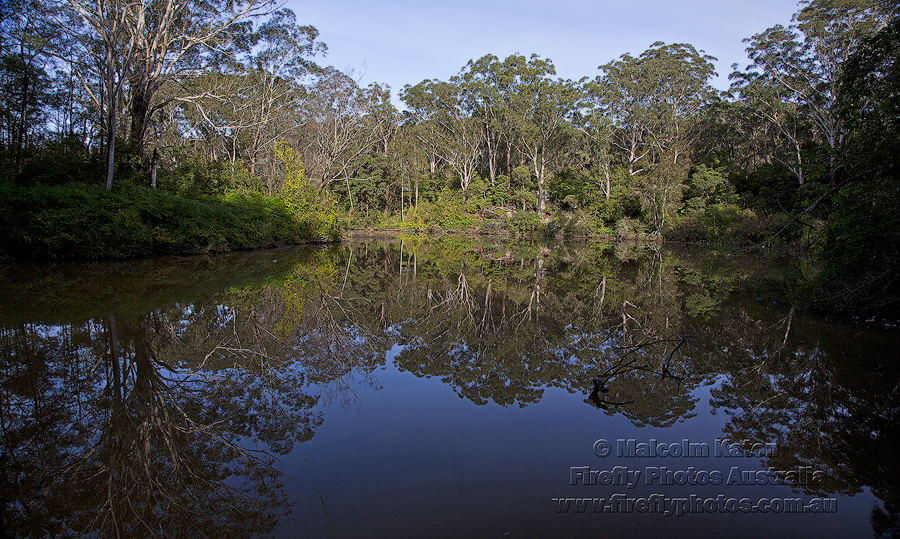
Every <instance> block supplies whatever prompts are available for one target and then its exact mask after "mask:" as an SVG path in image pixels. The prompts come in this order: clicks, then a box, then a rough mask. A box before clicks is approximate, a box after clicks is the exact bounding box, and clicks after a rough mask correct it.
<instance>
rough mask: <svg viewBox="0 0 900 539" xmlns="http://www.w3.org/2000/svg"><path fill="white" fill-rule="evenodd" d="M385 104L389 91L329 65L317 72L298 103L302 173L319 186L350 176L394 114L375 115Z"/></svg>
mask: <svg viewBox="0 0 900 539" xmlns="http://www.w3.org/2000/svg"><path fill="white" fill-rule="evenodd" d="M389 105H390V91H389V90H387V89H386V88H384V87H382V86H380V85H378V84H371V85H369V86H368V87H365V88H363V87H360V86H359V84H357V82H356V81H355V80H353V78H352V77H350V76H349V75H347V74H345V73H342V72H340V71H338V70H336V69H334V68H333V67H328V68H325V69H324V70H322V72H321V73H319V74H318V76H317V80H316V82H315V83H314V84H313V85H312V86H311V87H310V88H309V92H308V94H307V98H306V100H305V101H304V103H303V114H304V123H303V125H302V129H301V135H302V137H301V145H302V148H303V150H302V155H303V157H304V159H303V162H304V164H305V166H306V174H307V178H308V179H310V180H311V181H312V183H313V185H315V186H316V187H318V188H319V189H325V188H327V187H329V186H330V185H331V184H332V183H333V182H335V181H341V182H344V183H345V185H346V187H347V189H348V191H349V189H350V180H351V179H353V178H352V175H353V174H354V172H355V171H356V169H357V168H359V166H360V165H361V164H362V162H363V161H364V160H365V159H366V156H367V155H368V154H369V153H370V152H371V151H372V150H373V148H375V146H376V144H377V143H378V141H379V140H383V138H382V135H383V130H384V129H385V123H386V122H390V121H393V119H394V117H395V115H393V114H379V113H378V111H382V112H383V109H385V108H386V107H388V106H389Z"/></svg>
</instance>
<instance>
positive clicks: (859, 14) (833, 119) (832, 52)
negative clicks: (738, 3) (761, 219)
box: [734, 0, 887, 187]
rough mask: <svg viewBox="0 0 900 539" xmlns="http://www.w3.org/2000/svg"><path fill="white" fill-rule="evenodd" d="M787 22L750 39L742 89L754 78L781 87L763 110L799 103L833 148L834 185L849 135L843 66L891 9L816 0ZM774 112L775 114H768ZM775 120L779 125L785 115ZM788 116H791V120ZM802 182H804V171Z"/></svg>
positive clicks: (739, 76)
mask: <svg viewBox="0 0 900 539" xmlns="http://www.w3.org/2000/svg"><path fill="white" fill-rule="evenodd" d="M802 4H804V5H805V7H803V8H802V9H801V10H800V11H799V12H798V13H797V14H795V15H794V17H793V21H794V22H795V23H796V24H793V25H791V26H788V27H785V26H782V25H776V26H773V27H772V28H769V29H767V30H766V31H764V32H762V33H759V34H756V35H754V36H753V37H752V38H749V39H745V40H744V41H745V42H746V43H748V47H747V53H748V55H749V57H750V60H751V61H752V63H751V64H750V65H749V66H748V67H747V72H752V73H755V75H750V74H747V73H739V72H738V73H735V75H734V78H735V79H736V80H737V88H738V89H743V88H742V87H743V86H746V83H745V81H746V80H747V79H750V78H751V77H755V78H757V79H762V80H764V81H765V84H766V85H767V86H771V87H773V88H776V89H777V91H772V92H770V93H769V94H768V95H767V96H765V98H764V103H765V104H764V105H763V108H762V110H769V111H775V110H779V109H782V108H791V107H799V109H800V110H801V111H802V112H803V114H804V115H806V116H807V117H808V118H809V120H810V121H811V123H812V125H813V126H814V128H815V134H816V136H817V138H818V139H819V141H820V142H822V143H823V144H824V146H825V148H826V151H827V152H828V155H829V157H828V169H829V174H828V175H829V177H830V182H831V185H832V187H835V186H836V185H837V180H838V178H837V161H836V159H837V154H838V152H839V151H840V149H841V148H842V146H843V144H844V139H845V135H846V133H845V129H844V125H843V121H842V119H841V117H840V115H839V114H838V112H837V99H838V94H839V86H840V78H841V73H842V69H843V65H844V63H845V62H846V60H847V59H848V58H849V57H850V55H851V54H853V52H854V51H855V50H856V49H857V47H858V46H859V44H860V43H861V42H862V41H863V40H864V39H866V38H867V37H869V36H872V35H874V34H875V33H876V32H877V31H878V30H880V29H881V28H883V27H884V25H885V24H886V19H887V13H886V12H885V9H884V7H883V6H882V5H881V4H882V3H879V2H877V1H875V0H812V1H809V2H802ZM769 115H770V116H772V114H771V113H770V114H769ZM784 117H785V116H784V115H783V116H782V117H781V118H778V119H775V118H773V119H772V121H776V125H779V129H782V127H781V126H783V125H784V124H783V122H782V118H784ZM786 121H790V120H789V119H788V120H786ZM800 179H801V182H802V181H803V178H802V176H800Z"/></svg>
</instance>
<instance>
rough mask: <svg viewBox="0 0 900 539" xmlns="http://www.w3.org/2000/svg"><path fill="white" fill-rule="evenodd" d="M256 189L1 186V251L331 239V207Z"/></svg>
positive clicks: (100, 250)
mask: <svg viewBox="0 0 900 539" xmlns="http://www.w3.org/2000/svg"><path fill="white" fill-rule="evenodd" d="M327 213H328V212H327V211H317V212H313V213H308V212H303V211H301V210H300V209H299V208H298V206H297V205H296V204H294V203H292V202H291V201H290V200H286V199H284V198H281V197H266V196H263V195H260V194H255V193H237V192H233V193H227V194H224V195H220V196H209V197H198V198H189V197H184V196H177V195H172V194H167V193H164V192H159V191H155V190H152V189H148V188H143V187H123V188H120V189H114V190H113V191H107V190H106V189H104V188H103V187H85V186H47V185H37V186H32V187H20V186H13V185H0V257H2V258H5V259H10V260H22V259H47V258H136V257H147V256H156V255H166V254H197V253H209V252H223V251H233V250H241V249H254V248H259V247H265V246H269V245H273V244H289V243H304V242H314V241H334V240H337V239H338V238H339V232H338V229H337V225H336V222H335V220H334V218H333V214H331V215H327Z"/></svg>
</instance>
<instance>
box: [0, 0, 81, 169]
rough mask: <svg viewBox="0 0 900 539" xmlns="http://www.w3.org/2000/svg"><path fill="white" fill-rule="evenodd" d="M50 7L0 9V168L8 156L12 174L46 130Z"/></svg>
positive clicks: (29, 0)
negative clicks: (27, 149) (27, 151)
mask: <svg viewBox="0 0 900 539" xmlns="http://www.w3.org/2000/svg"><path fill="white" fill-rule="evenodd" d="M53 9H54V6H48V5H45V4H43V3H41V2H38V1H36V0H10V1H9V2H7V3H6V6H5V7H4V8H0V11H2V13H0V148H2V149H5V150H6V152H3V155H2V156H0V165H2V164H5V163H4V161H5V158H6V157H7V155H9V157H11V161H12V170H14V171H18V170H19V169H20V167H21V165H22V162H23V155H24V152H25V150H26V148H27V147H29V146H31V145H32V144H33V143H34V142H37V140H38V139H39V138H40V137H41V135H42V134H43V133H45V132H47V130H48V129H47V128H48V126H47V125H46V124H47V123H48V121H49V120H50V111H51V101H52V100H53V99H54V97H55V96H54V93H55V92H54V90H55V89H54V82H55V81H54V79H55V74H54V68H55V62H54V61H53V58H52V56H51V55H50V54H49V46H50V42H51V41H53V40H54V39H59V38H58V36H55V35H54V31H53V29H52V27H50V25H48V22H47V19H48V15H49V13H51V12H52V10H53ZM60 127H61V128H62V130H65V127H66V126H60Z"/></svg>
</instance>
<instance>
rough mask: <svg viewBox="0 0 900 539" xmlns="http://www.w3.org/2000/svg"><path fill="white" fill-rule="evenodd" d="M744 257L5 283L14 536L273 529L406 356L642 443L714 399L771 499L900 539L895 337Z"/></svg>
mask: <svg viewBox="0 0 900 539" xmlns="http://www.w3.org/2000/svg"><path fill="white" fill-rule="evenodd" d="M723 257H724V255H721V254H717V253H714V252H710V251H698V250H692V249H685V250H676V251H675V252H672V251H669V250H667V249H663V250H662V251H660V250H655V251H654V250H648V249H641V248H638V247H636V246H628V245H618V246H606V245H590V246H588V245H543V244H533V243H527V242H525V243H522V242H519V243H515V242H512V243H490V242H479V241H470V240H462V239H458V238H446V239H443V240H440V241H424V240H420V239H414V240H405V241H401V240H396V241H394V242H393V243H377V242H374V241H373V242H360V243H352V244H348V245H344V246H341V247H330V248H322V249H310V248H303V249H279V250H275V251H263V252H254V253H239V254H232V255H227V256H217V257H209V258H201V257H198V258H191V259H170V260H156V261H138V262H126V263H90V264H87V263H85V264H79V263H71V264H58V265H37V264H35V265H17V266H3V267H0V277H2V278H3V279H4V281H5V282H6V283H7V285H5V286H4V288H3V290H2V295H0V300H2V303H3V305H4V309H3V312H2V314H0V324H2V326H0V348H2V353H3V360H4V361H3V366H2V373H0V377H2V378H0V384H2V388H3V390H2V399H3V402H2V406H0V411H2V417H0V423H2V436H3V441H2V443H3V446H2V447H3V454H2V459H3V462H2V469H3V477H4V479H3V502H4V503H3V506H4V518H3V521H4V525H5V526H6V530H5V531H6V534H8V535H12V536H65V535H82V534H88V535H90V534H96V535H148V536H150V535H155V536H162V537H167V536H185V535H187V536H207V535H222V536H235V537H246V536H251V535H260V534H266V533H271V532H272V531H273V530H275V529H276V527H277V526H278V525H279V524H280V523H283V522H285V521H286V520H289V518H290V517H288V515H289V514H290V512H291V510H292V506H293V505H294V504H295V503H296V502H295V500H292V498H291V495H290V494H289V493H288V492H287V491H286V490H285V488H284V474H285V473H287V474H288V475H291V471H290V470H284V469H283V467H282V466H281V464H280V461H279V460H278V459H279V457H280V456H285V455H290V454H291V453H292V452H294V451H295V450H296V446H297V445H298V444H301V443H303V442H306V441H309V440H311V439H312V438H313V437H314V436H315V434H316V430H317V428H319V427H321V425H322V424H323V422H324V421H327V418H328V410H329V404H337V405H340V406H344V407H348V406H354V405H358V404H359V403H360V402H361V399H362V398H363V397H361V396H359V395H357V393H356V392H357V391H358V390H359V388H361V387H365V388H376V389H377V388H380V387H381V385H380V383H379V381H378V379H377V377H376V375H375V373H376V370H377V369H379V368H381V367H384V366H385V364H386V361H388V360H387V359H386V358H388V357H391V358H392V359H391V361H392V362H393V367H395V368H396V369H397V370H398V371H400V372H408V373H412V374H413V375H415V376H416V377H418V378H431V377H435V378H437V379H439V380H441V382H442V383H443V384H444V386H445V387H447V388H449V389H450V390H452V391H453V392H455V393H456V394H457V395H459V397H461V398H462V399H464V400H465V401H468V402H471V403H473V404H475V405H478V406H486V405H493V406H499V407H514V408H525V407H528V406H540V403H541V400H542V398H543V397H544V395H545V394H546V392H547V391H548V390H550V389H562V390H565V391H567V392H569V393H571V394H573V396H577V398H578V399H579V400H584V403H586V405H589V406H592V407H595V408H597V410H596V412H598V413H599V414H602V415H604V416H609V417H622V418H626V419H627V420H628V421H629V422H630V423H631V424H632V425H634V426H636V427H643V426H648V427H653V428H667V429H668V428H675V426H676V425H677V424H680V423H683V422H685V421H687V420H690V419H691V418H693V417H695V416H696V415H697V413H698V411H697V409H698V404H699V401H700V398H701V397H700V395H701V394H704V393H703V392H704V391H708V392H709V395H710V397H709V399H710V400H709V406H710V407H711V408H712V411H713V413H724V415H725V416H726V417H727V423H726V424H725V427H724V429H723V430H722V431H721V432H719V433H718V436H720V437H722V438H724V439H727V440H729V441H730V443H732V446H733V447H734V448H736V450H743V448H746V447H751V446H754V444H763V445H765V446H766V447H769V448H771V451H768V452H767V453H766V454H765V455H764V459H763V461H762V472H763V474H764V476H765V477H767V478H768V479H767V480H766V481H767V482H770V483H778V484H784V485H787V486H789V487H791V488H792V489H794V490H795V491H797V492H801V491H802V492H803V493H805V494H808V495H811V496H820V497H827V496H834V495H840V496H849V495H854V494H857V493H860V492H862V491H863V490H864V489H865V488H868V489H870V490H871V492H872V493H873V494H874V495H875V496H876V497H877V498H878V499H879V500H881V503H880V504H878V505H876V506H875V507H874V508H873V509H872V514H871V516H870V521H871V526H872V529H873V530H874V531H875V532H876V534H879V535H880V536H885V537H889V536H897V534H898V530H900V526H898V514H900V505H898V503H900V499H898V490H897V485H900V469H898V464H897V462H896V459H895V458H894V457H893V455H892V452H891V448H893V447H896V444H897V443H898V442H900V439H898V431H897V425H898V419H900V417H898V416H900V375H898V371H897V364H896V363H895V362H891V361H889V360H888V359H887V358H893V357H894V355H895V350H896V345H897V344H900V343H898V336H897V334H896V332H890V331H887V330H876V329H871V328H864V327H861V326H846V325H839V324H834V323H831V322H828V321H825V320H820V319H815V318H811V317H807V316H803V315H801V314H799V313H798V312H796V311H795V310H794V309H792V308H790V307H788V306H784V305H782V304H781V303H779V302H777V301H775V300H781V299H783V298H784V297H786V291H787V290H788V289H789V283H790V282H791V280H792V279H795V278H796V275H797V272H798V271H799V270H798V269H797V268H796V267H794V266H792V265H790V264H786V263H783V262H780V261H774V260H769V259H760V258H749V257H748V258H744V259H737V260H735V261H732V262H731V263H730V264H728V265H722V264H720V263H719V262H720V261H721V259H722V258H723ZM735 441H738V442H735ZM766 444H768V445H766ZM807 471H809V473H807ZM813 472H815V473H813ZM743 479H744V480H747V481H749V480H750V478H743ZM753 480H754V481H756V480H757V479H756V476H754V478H753ZM745 484H746V483H745ZM320 497H321V493H320ZM320 499H321V498H320ZM322 503H323V505H324V500H322ZM320 510H321V508H320ZM325 511H327V509H325ZM332 518H333V517H329V519H328V526H329V530H330V527H331V521H332ZM323 519H324V516H323ZM336 525H337V526H339V525H340V524H339V523H336Z"/></svg>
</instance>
